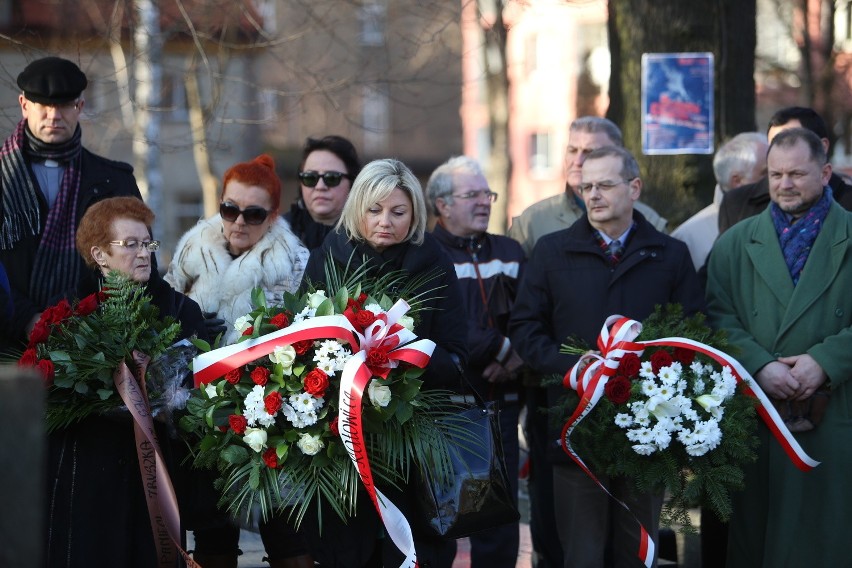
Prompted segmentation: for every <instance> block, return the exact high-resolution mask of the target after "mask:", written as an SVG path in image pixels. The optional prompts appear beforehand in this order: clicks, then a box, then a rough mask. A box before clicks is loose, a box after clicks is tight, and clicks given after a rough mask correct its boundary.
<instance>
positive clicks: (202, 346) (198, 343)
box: [189, 337, 210, 353]
mask: <svg viewBox="0 0 852 568" xmlns="http://www.w3.org/2000/svg"><path fill="white" fill-rule="evenodd" d="M189 342H190V343H192V344H193V345H195V347H197V348H198V350H199V351H201V352H202V353H207V352H208V351H210V344H209V343H207V342H206V341H204V340H203V339H198V338H197V337H190V338H189Z"/></svg>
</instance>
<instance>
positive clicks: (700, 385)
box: [692, 379, 707, 394]
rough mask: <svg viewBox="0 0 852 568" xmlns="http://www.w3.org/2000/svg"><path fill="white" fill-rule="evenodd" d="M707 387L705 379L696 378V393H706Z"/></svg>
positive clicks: (693, 385) (693, 384)
mask: <svg viewBox="0 0 852 568" xmlns="http://www.w3.org/2000/svg"><path fill="white" fill-rule="evenodd" d="M705 388H707V385H705V384H704V379H695V380H694V381H693V382H692V390H693V391H694V392H695V394H704V389H705Z"/></svg>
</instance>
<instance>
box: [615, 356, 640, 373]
mask: <svg viewBox="0 0 852 568" xmlns="http://www.w3.org/2000/svg"><path fill="white" fill-rule="evenodd" d="M641 368H642V360H641V359H639V356H638V355H636V353H627V354H625V355H624V357H622V358H621V362H620V363H619V364H618V370H619V372H621V374H622V375H624V376H625V377H627V378H628V379H632V378H633V377H635V376H636V375H638V374H639V370H640V369H641Z"/></svg>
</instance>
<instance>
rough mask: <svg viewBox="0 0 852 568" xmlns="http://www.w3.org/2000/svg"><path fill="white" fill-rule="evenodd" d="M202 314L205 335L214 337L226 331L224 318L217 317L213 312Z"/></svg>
mask: <svg viewBox="0 0 852 568" xmlns="http://www.w3.org/2000/svg"><path fill="white" fill-rule="evenodd" d="M202 315H203V316H204V326H205V327H206V328H207V335H208V336H210V339H215V338H216V336H218V335H219V334H222V333H225V332H226V331H228V327H227V326H226V325H225V320H223V319H222V318H220V317H217V316H216V314H215V313H213V312H204V314H202Z"/></svg>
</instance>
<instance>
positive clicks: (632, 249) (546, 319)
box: [509, 211, 704, 460]
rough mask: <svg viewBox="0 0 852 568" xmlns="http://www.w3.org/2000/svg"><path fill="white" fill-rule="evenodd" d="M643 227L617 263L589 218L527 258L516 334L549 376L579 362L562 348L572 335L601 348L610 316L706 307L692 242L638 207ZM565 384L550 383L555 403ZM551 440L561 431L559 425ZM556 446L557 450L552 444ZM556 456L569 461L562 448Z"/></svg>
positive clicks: (521, 348)
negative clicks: (662, 228)
mask: <svg viewBox="0 0 852 568" xmlns="http://www.w3.org/2000/svg"><path fill="white" fill-rule="evenodd" d="M633 218H634V220H635V221H636V228H635V230H634V231H633V232H632V234H631V235H630V237H629V238H628V241H627V245H626V247H625V249H624V255H623V257H622V259H621V261H620V262H619V263H618V264H617V265H616V266H615V267H612V266H611V265H610V263H609V260H608V258H607V257H606V255H605V253H604V251H603V250H602V249H601V247H600V246H599V245H598V243H597V240H596V239H595V235H594V232H593V231H594V230H593V229H592V226H591V225H590V224H589V221H588V218H586V217H582V218H581V219H579V220H578V221H577V222H576V223H574V224H573V225H572V226H571V227H569V228H568V229H564V230H561V231H557V232H555V233H551V234H550V235H547V236H544V237H542V238H541V239H540V240H539V241H538V243H537V244H536V246H535V248H534V249H533V252H532V255H531V257H530V259H529V262H528V263H527V269H526V272H525V274H524V278H523V280H522V281H521V287H520V290H519V292H518V297H517V299H516V301H515V307H514V310H513V312H512V318H511V320H510V324H509V336H510V337H511V339H512V344H513V345H514V346H515V349H516V350H517V351H518V353H519V354H520V356H521V358H522V359H523V360H524V361H526V362H527V364H529V365H530V366H531V367H533V369H534V370H535V371H536V372H538V373H540V374H542V375H548V374H553V373H556V374H558V375H559V376H560V377H561V376H564V374H565V373H566V372H567V371H568V370H570V368H571V366H572V365H573V364H574V363H576V362H577V356H576V355H563V354H561V353H559V347H560V345H561V344H562V343H564V342H565V340H566V339H567V338H568V337H569V336H573V337H576V338H578V339H580V340H582V341H583V342H584V343H585V344H586V345H588V346H589V348H590V349H596V348H597V347H596V341H597V337H598V335H599V333H600V329H601V326H602V325H603V324H604V321H606V318H607V317H609V316H611V315H614V314H620V315H622V316H627V317H630V318H633V319H635V320H637V321H642V320H643V319H645V318H647V317H648V316H649V315H651V314H652V313H653V311H654V307H655V306H656V305H658V304H659V305H664V304H667V303H678V304H681V305H682V306H683V310H684V313H685V314H687V315H690V314H694V313H696V312H698V311H701V310H702V309H703V306H704V298H703V296H704V294H703V290H702V289H701V286H700V284H699V282H698V278H697V276H696V274H695V268H694V266H693V264H692V260H691V259H690V256H689V250H688V249H687V248H686V245H685V244H684V243H683V242H681V241H678V240H676V239H673V238H672V237H669V236H668V235H664V234H663V233H661V232H659V231H657V230H656V229H654V228H653V227H652V226H651V225H650V224H649V223H648V222H647V221H646V220H645V218H644V217H643V216H642V215H641V214H640V213H637V212H635V211H634V213H633ZM563 393H564V389H563V388H562V387H561V386H556V387H550V388H549V389H548V401H549V403H550V404H551V405H553V404H556V403H557V401H558V400H559V398H561V396H562V395H563ZM552 433H553V435H552V436H549V439H550V440H556V439H557V438H558V437H559V434H558V431H557V430H555V429H554V430H553V432H552ZM552 449H557V447H556V446H555V445H553V448H552ZM550 455H551V456H552V457H554V456H560V457H559V459H563V458H564V460H568V456H567V455H564V453H563V452H562V451H561V450H558V452H556V453H554V452H551V453H550Z"/></svg>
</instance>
